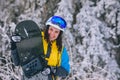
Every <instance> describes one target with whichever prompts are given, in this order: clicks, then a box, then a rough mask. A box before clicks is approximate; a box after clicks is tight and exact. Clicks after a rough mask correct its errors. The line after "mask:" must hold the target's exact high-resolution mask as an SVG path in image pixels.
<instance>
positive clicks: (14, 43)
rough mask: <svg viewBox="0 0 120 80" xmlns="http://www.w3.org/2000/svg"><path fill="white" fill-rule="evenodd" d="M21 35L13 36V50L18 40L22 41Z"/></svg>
mask: <svg viewBox="0 0 120 80" xmlns="http://www.w3.org/2000/svg"><path fill="white" fill-rule="evenodd" d="M20 41H21V37H20V36H19V35H13V36H11V50H14V49H16V42H20Z"/></svg>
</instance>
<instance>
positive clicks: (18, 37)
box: [11, 35, 21, 42]
mask: <svg viewBox="0 0 120 80" xmlns="http://www.w3.org/2000/svg"><path fill="white" fill-rule="evenodd" d="M11 40H12V41H13V42H20V41H21V37H20V36H19V35H13V36H12V37H11Z"/></svg>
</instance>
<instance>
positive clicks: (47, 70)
mask: <svg viewBox="0 0 120 80" xmlns="http://www.w3.org/2000/svg"><path fill="white" fill-rule="evenodd" d="M50 73H51V69H50V68H49V67H47V68H44V69H43V71H42V74H43V75H49V74H50Z"/></svg>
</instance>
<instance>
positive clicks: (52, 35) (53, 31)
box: [48, 26, 60, 41]
mask: <svg viewBox="0 0 120 80" xmlns="http://www.w3.org/2000/svg"><path fill="white" fill-rule="evenodd" d="M48 34H49V40H50V41H54V40H56V39H57V37H58V35H59V34H60V30H59V29H57V28H55V27H53V26H50V27H49V29H48Z"/></svg>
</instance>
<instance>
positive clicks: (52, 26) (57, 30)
mask: <svg viewBox="0 0 120 80" xmlns="http://www.w3.org/2000/svg"><path fill="white" fill-rule="evenodd" d="M65 28H66V21H65V20H64V19H63V18H61V17H59V16H52V17H51V18H49V19H48V21H47V22H46V28H45V31H43V32H41V33H42V43H43V49H44V55H45V61H46V62H47V66H45V67H44V69H43V70H42V71H41V75H43V76H47V77H48V80H56V79H57V76H58V77H63V78H65V77H66V76H67V75H68V74H69V72H70V65H69V57H68V53H67V50H66V48H65V47H64V46H63V45H62V34H63V32H64V30H65ZM11 39H12V45H11V50H12V52H13V53H12V54H16V53H15V52H17V51H16V49H15V47H16V46H15V45H14V44H15V43H13V41H15V42H17V40H18V42H19V41H20V39H21V38H18V36H13V37H12V38H11ZM13 58H14V59H17V58H16V57H14V56H13ZM14 59H13V60H14ZM18 60H19V59H18ZM14 61H15V62H14V63H15V64H19V61H17V60H14Z"/></svg>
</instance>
